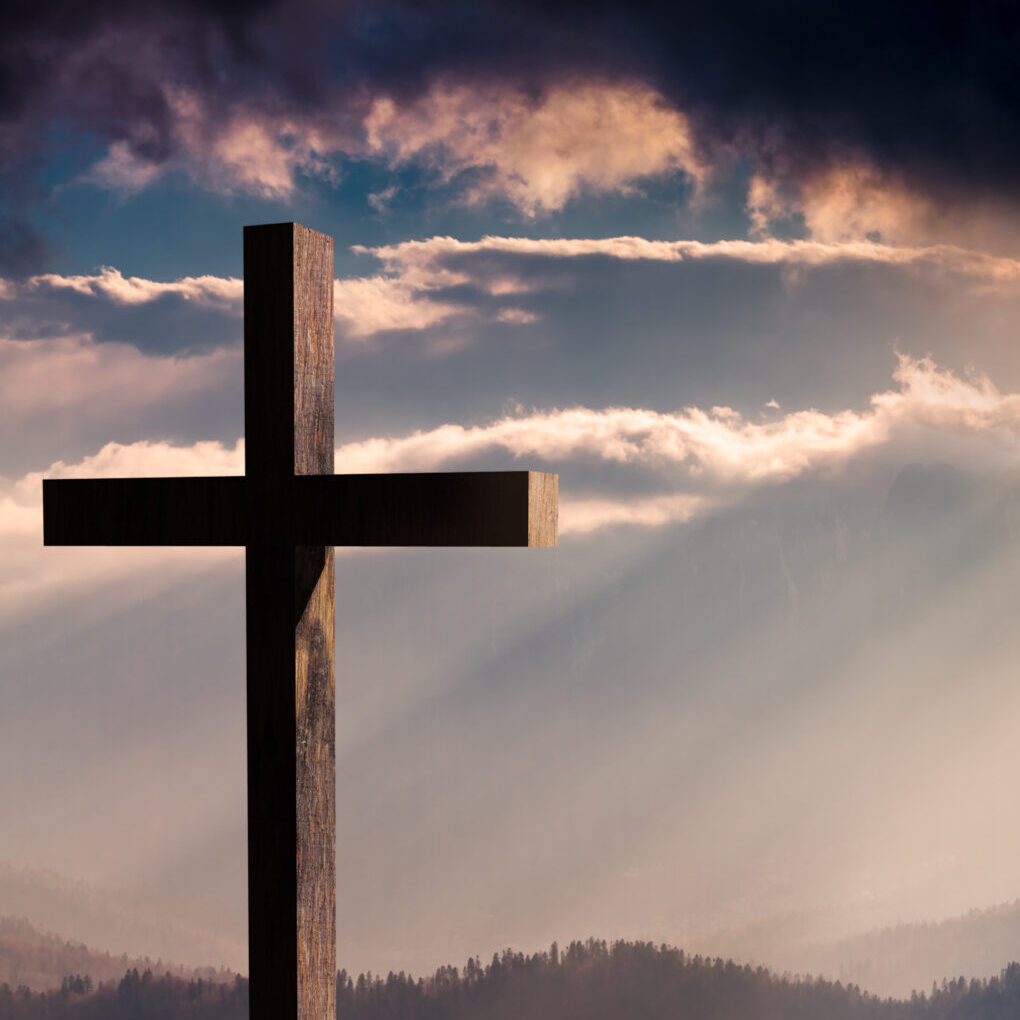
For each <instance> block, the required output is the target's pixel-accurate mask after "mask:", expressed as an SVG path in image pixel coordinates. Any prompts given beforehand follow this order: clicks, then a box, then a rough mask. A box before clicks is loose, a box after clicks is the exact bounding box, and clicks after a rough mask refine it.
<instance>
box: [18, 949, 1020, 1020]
mask: <svg viewBox="0 0 1020 1020" xmlns="http://www.w3.org/2000/svg"><path fill="white" fill-rule="evenodd" d="M337 992H338V996H337V998H338V1008H337V1014H338V1020H521V1018H525V1017H526V1018H527V1020H748V1018H752V1017H753V1018H754V1020H1016V1018H1017V1017H1020V964H1016V963H1014V964H1010V965H1009V967H1007V968H1006V970H1005V971H1004V972H1003V973H1002V974H1001V975H1000V976H999V977H997V978H992V979H990V980H987V981H983V982H982V981H972V982H969V983H968V982H967V981H966V980H964V979H962V978H960V979H959V980H957V981H955V982H949V983H946V984H944V985H943V986H942V987H940V988H939V989H936V990H933V991H932V992H930V993H929V994H927V995H918V996H915V997H913V998H912V999H910V1000H907V1001H897V1000H889V999H886V1000H880V999H878V998H875V997H874V996H871V995H868V994H866V993H862V992H861V991H860V990H859V989H858V988H857V987H855V986H853V985H850V986H846V985H841V984H839V983H834V982H830V981H823V980H795V979H792V978H789V977H778V976H775V975H772V974H770V973H769V972H768V971H766V970H764V969H762V968H751V967H741V966H738V965H737V964H734V963H729V962H724V961H722V960H706V959H702V958H701V957H697V956H695V957H691V956H686V955H685V954H684V953H682V952H681V951H680V950H677V949H672V948H670V947H667V946H654V945H652V944H650V943H640V942H638V943H635V942H616V943H613V944H612V945H611V946H607V944H606V943H605V942H599V941H595V940H590V941H588V942H586V943H583V944H582V943H579V942H575V943H572V944H571V945H570V946H569V947H568V948H567V950H566V951H565V952H563V953H562V954H561V953H560V952H559V951H558V950H557V948H556V947H555V946H553V947H551V949H550V951H549V952H545V953H537V954H535V955H532V956H525V955H524V954H522V953H513V952H510V951H509V950H507V951H506V952H504V953H503V954H502V956H498V957H493V959H492V961H491V963H489V964H488V965H486V966H482V965H481V964H480V963H479V961H477V960H471V961H469V962H468V965H467V966H466V967H465V968H464V969H463V970H458V969H457V968H456V967H443V968H440V969H439V970H438V971H437V972H436V973H435V974H434V975H433V976H432V977H430V978H427V979H417V980H415V979H412V978H409V977H406V976H405V975H403V974H400V975H394V974H390V975H388V976H387V977H386V978H379V977H372V975H370V974H369V975H362V976H360V977H358V978H357V979H356V980H355V979H352V978H350V977H349V976H348V975H347V974H346V973H345V972H343V971H341V972H340V974H339V975H338V979H337ZM247 1016H248V983H247V981H245V980H244V979H243V978H241V977H237V978H236V979H235V980H234V981H233V982H232V983H228V984H210V983H208V982H204V981H201V980H197V981H196V980H190V981H188V980H184V979H182V978H179V977H175V976H173V975H170V974H166V975H163V976H158V975H155V974H153V973H152V972H149V971H147V972H143V973H142V974H139V972H138V971H137V970H136V969H132V970H131V971H129V972H128V973H127V974H126V975H125V977H123V978H122V979H121V980H120V981H119V982H106V983H103V984H101V985H99V986H98V987H94V986H92V982H91V980H86V978H85V977H84V976H78V977H73V978H71V979H70V980H65V981H64V982H63V983H62V987H61V988H59V989H56V990H53V991H51V992H48V993H42V994H39V993H33V992H30V991H29V990H28V989H27V988H25V989H15V990H12V989H11V988H10V987H9V986H7V985H2V984H0V1020H30V1018H31V1020H36V1018H39V1020H42V1018H48V1020H60V1018H65V1017H66V1018H74V1020H173V1018H177V1017H181V1018H185V1017H186V1018H193V1020H246V1018H247Z"/></svg>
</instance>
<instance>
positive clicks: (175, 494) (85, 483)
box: [43, 475, 248, 545]
mask: <svg viewBox="0 0 1020 1020" xmlns="http://www.w3.org/2000/svg"><path fill="white" fill-rule="evenodd" d="M247 499H248V497H247V488H246V484H245V479H244V478H243V477H242V476H240V475H237V476H231V477H225V478H57V479H53V478H47V479H44V480H43V542H44V543H45V544H46V545H244V544H245V542H246V540H247V535H248V523H247V521H248V515H247V509H246V507H247Z"/></svg>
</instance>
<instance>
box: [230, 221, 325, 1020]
mask: <svg viewBox="0 0 1020 1020" xmlns="http://www.w3.org/2000/svg"><path fill="white" fill-rule="evenodd" d="M244 281H245V283H244V347H245V368H244V403H245V447H246V452H245V459H246V467H245V473H246V475H247V479H248V481H247V484H248V498H249V500H252V499H254V500H257V501H258V502H259V503H260V505H261V506H262V509H263V513H261V514H259V515H258V516H257V517H256V516H254V515H253V516H252V517H250V518H249V526H248V543H247V556H246V567H247V569H246V595H247V598H246V606H247V610H246V612H247V674H248V679H247V696H248V912H249V916H248V931H249V950H248V954H249V975H250V980H251V996H250V1016H251V1020H284V1018H288V1017H293V1016H295V1015H296V1017H297V1020H333V1017H335V1015H336V823H335V811H336V764H335V748H334V734H335V715H334V713H335V678H334V667H333V662H334V657H333V655H334V632H333V609H334V584H335V581H334V554H333V548H332V546H295V545H294V544H293V540H292V539H291V538H290V536H292V535H293V534H294V510H295V507H294V501H293V499H292V493H293V482H292V481H290V479H292V478H293V476H294V475H310V474H325V475H332V473H333V239H332V238H331V237H328V236H326V235H324V234H319V233H317V232H315V231H313V230H309V229H307V228H306V227H302V226H300V225H298V224H293V223H280V224H269V225H265V226H258V227H246V228H245V231H244ZM288 677H291V678H292V682H288V680H287V678H288ZM295 1004H296V1013H295Z"/></svg>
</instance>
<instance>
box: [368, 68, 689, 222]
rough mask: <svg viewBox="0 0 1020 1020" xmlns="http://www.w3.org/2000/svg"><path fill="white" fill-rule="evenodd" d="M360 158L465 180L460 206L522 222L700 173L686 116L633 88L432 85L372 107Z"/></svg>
mask: <svg viewBox="0 0 1020 1020" xmlns="http://www.w3.org/2000/svg"><path fill="white" fill-rule="evenodd" d="M365 128H366V131H367V136H368V141H367V145H368V151H369V152H370V153H373V154H376V155H381V156H383V157H385V158H386V159H387V160H388V161H389V163H390V164H391V165H392V166H394V167H398V166H401V165H404V164H407V163H416V164H418V165H425V166H428V167H431V168H432V169H433V170H434V171H435V172H436V173H437V174H438V175H439V177H440V178H441V179H442V180H444V181H450V180H452V179H453V178H454V177H456V176H458V175H461V174H465V173H467V172H468V171H474V172H475V173H474V176H472V177H470V178H469V179H465V183H464V185H463V190H462V200H463V201H464V202H467V203H468V204H478V203H481V202H484V201H487V200H489V199H493V198H500V199H504V200H506V201H509V202H511V203H512V204H514V205H515V206H517V207H518V208H519V209H520V210H521V211H522V212H523V213H524V214H525V215H527V216H535V215H537V214H538V213H544V212H550V211H554V210H558V209H562V208H563V206H564V205H566V203H567V202H568V201H569V200H570V199H571V198H574V197H576V196H578V195H581V194H584V193H586V192H590V193H594V194H607V193H611V192H616V193H622V194H628V193H630V192H632V191H633V190H634V188H635V185H636V183H637V182H638V181H640V180H641V179H642V178H645V177H652V176H661V175H663V174H676V173H683V174H685V175H687V177H689V178H690V179H691V180H692V181H693V182H694V183H695V184H700V183H702V182H703V181H704V179H705V177H706V174H707V167H706V166H705V164H704V163H703V162H702V160H701V158H700V157H699V156H698V154H697V153H696V151H695V146H694V144H693V141H692V138H691V133H690V127H689V125H688V122H687V118H686V117H685V116H684V115H683V114H681V113H679V112H678V111H677V110H675V109H670V108H669V107H668V106H667V105H666V104H665V103H664V102H663V99H662V97H661V96H660V95H659V94H658V93H656V92H655V91H654V90H652V89H650V88H649V87H648V86H646V85H643V84H640V83H629V84H619V83H617V84H610V83H589V82H577V83H575V84H571V85H556V86H553V87H552V88H550V89H549V90H548V91H546V92H544V93H542V94H541V95H540V96H538V97H535V96H529V95H528V94H526V93H525V92H523V91H516V90H506V89H499V88H492V89H488V90H485V91H481V92H479V90H478V89H475V88H470V87H465V86H449V85H437V86H435V87H433V88H432V89H431V90H430V91H429V92H428V93H427V94H426V95H424V96H421V97H419V98H418V99H416V100H415V101H414V102H413V103H411V104H408V105H403V106H398V105H397V104H396V103H395V102H394V101H393V100H392V99H390V98H379V99H376V100H375V101H374V102H373V104H372V107H371V109H370V110H369V113H368V116H367V117H366V119H365Z"/></svg>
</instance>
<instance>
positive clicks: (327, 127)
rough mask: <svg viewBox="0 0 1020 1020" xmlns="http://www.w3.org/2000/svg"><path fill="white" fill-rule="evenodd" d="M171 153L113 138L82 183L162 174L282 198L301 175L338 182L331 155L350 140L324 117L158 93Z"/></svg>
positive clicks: (117, 184) (128, 181)
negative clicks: (145, 150)
mask: <svg viewBox="0 0 1020 1020" xmlns="http://www.w3.org/2000/svg"><path fill="white" fill-rule="evenodd" d="M164 101H165V107H166V120H167V128H166V130H167V132H168V134H169V137H170V140H171V143H172V151H171V154H169V155H165V154H163V153H156V154H153V155H152V156H145V155H140V154H139V153H138V152H137V151H135V149H134V148H132V146H131V145H130V143H129V142H127V141H125V140H123V139H121V140H118V141H115V142H113V143H112V144H111V145H110V147H109V149H108V151H107V153H106V155H105V156H103V157H102V158H101V159H100V160H98V161H97V162H96V163H95V164H94V165H93V166H92V167H91V168H90V169H89V170H88V171H87V172H86V173H85V174H84V176H83V178H82V179H83V180H84V181H86V182H89V183H93V184H98V185H101V186H103V187H106V188H109V189H111V190H114V191H120V192H123V193H126V194H132V193H135V192H137V191H141V190H142V189H144V188H146V187H149V186H150V185H151V184H153V183H155V182H156V181H158V180H160V179H161V178H163V177H164V176H165V175H167V174H168V173H173V172H175V171H176V172H179V173H183V174H186V175H187V176H188V177H190V179H191V180H192V182H193V183H195V184H197V185H199V186H200V187H203V188H206V189H207V190H210V191H215V192H218V193H221V194H228V195H229V194H237V193H241V194H249V195H256V196H258V197H260V198H265V199H287V198H290V196H291V195H292V194H293V192H294V189H295V186H296V181H297V178H298V177H299V175H306V176H309V177H317V178H321V179H325V180H334V181H335V180H337V179H338V176H337V175H338V170H337V156H338V154H339V153H340V152H342V151H344V150H348V151H350V150H352V149H353V148H354V143H353V142H352V140H351V137H350V136H349V135H346V134H345V133H344V132H342V131H341V130H340V127H339V123H337V122H336V121H333V120H331V119H330V118H329V117H328V116H307V115H302V114H301V112H300V111H298V110H294V111H291V112H284V113H281V112H277V111H273V110H267V109H264V108H259V107H256V106H250V105H248V104H245V103H244V102H239V103H235V104H232V105H231V107H230V110H229V112H226V113H224V112H222V111H215V110H214V109H210V108H209V106H208V104H206V103H205V102H204V101H203V100H202V98H201V95H200V93H198V92H194V91H187V90H184V89H180V88H176V87H167V88H166V89H165V91H164Z"/></svg>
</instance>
